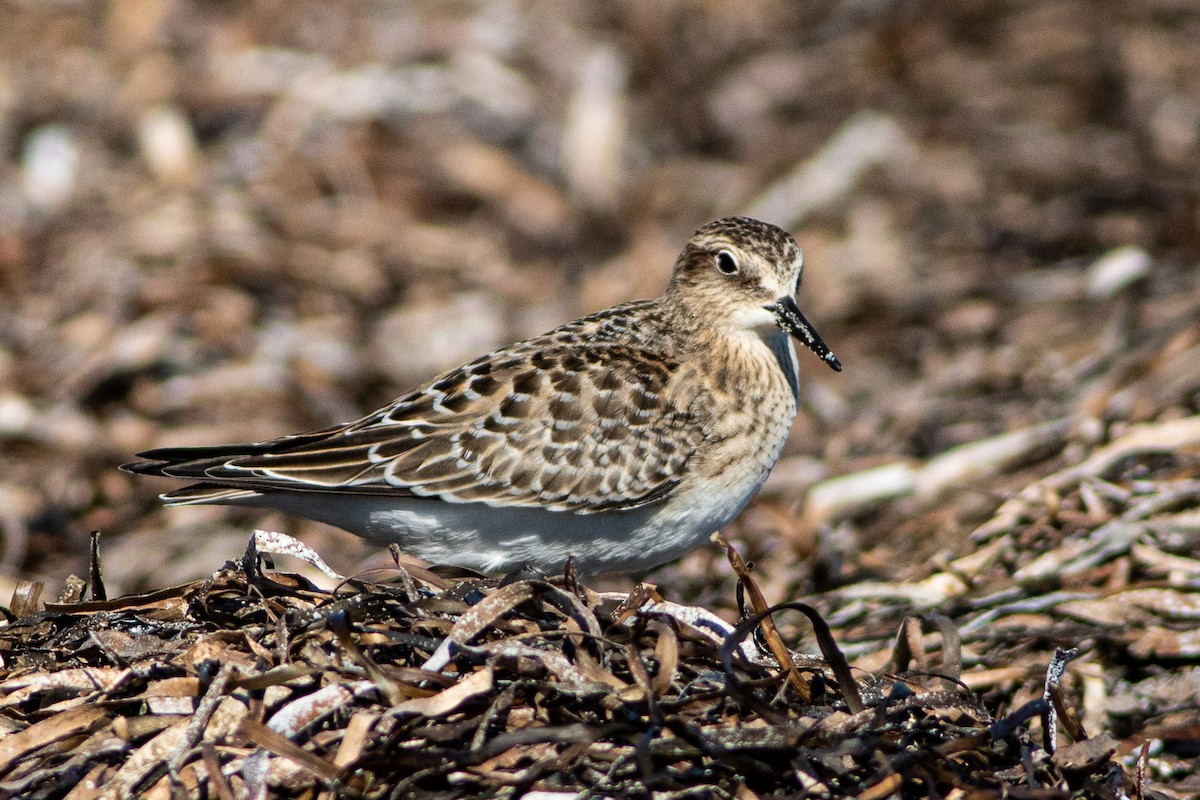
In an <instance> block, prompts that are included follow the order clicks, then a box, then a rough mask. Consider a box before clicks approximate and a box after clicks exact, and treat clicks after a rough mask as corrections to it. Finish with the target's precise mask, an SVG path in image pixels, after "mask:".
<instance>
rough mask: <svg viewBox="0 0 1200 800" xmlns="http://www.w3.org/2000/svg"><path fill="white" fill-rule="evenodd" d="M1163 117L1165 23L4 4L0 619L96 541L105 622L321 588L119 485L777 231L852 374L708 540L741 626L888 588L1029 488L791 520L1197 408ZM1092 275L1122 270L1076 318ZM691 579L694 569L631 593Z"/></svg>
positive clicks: (822, 398) (830, 9) (1185, 204)
mask: <svg viewBox="0 0 1200 800" xmlns="http://www.w3.org/2000/svg"><path fill="white" fill-rule="evenodd" d="M1198 98H1200V11H1197V10H1196V7H1195V6H1194V5H1193V4H1191V3H1186V2H1171V1H1170V0H1152V1H1151V2H1142V3H1117V2H1092V1H1091V0H1086V1H1081V2H1018V1H1017V0H1012V1H1010V2H993V0H986V1H984V0H968V2H871V1H870V0H867V1H866V2H842V3H835V4H807V3H790V2H746V3H738V4H728V5H727V4H722V3H704V2H691V3H687V2H664V3H644V2H636V1H630V2H618V3H613V4H595V3H589V2H556V3H517V2H510V3H494V4H484V3H437V2H414V3H395V4H392V3H384V2H338V3H332V2H324V1H322V2H304V1H303V0H300V1H298V2H282V1H275V2H258V3H231V2H216V1H215V0H213V1H211V2H204V1H202V0H119V1H118V2H111V3H97V2H78V3H67V2H63V3H13V2H10V3H6V4H4V5H3V6H0V298H2V305H0V524H2V526H3V533H4V538H3V554H2V560H0V576H2V577H0V598H7V597H8V595H9V592H10V588H11V584H12V581H13V580H14V579H15V578H17V577H29V576H41V577H45V578H47V579H48V580H49V584H50V587H51V590H52V591H53V590H54V588H55V587H56V586H57V585H58V583H59V582H60V581H61V579H62V578H63V577H64V576H65V575H66V574H68V573H70V572H76V573H81V572H82V570H84V569H85V565H86V561H85V557H84V553H85V550H86V541H87V536H88V532H89V531H91V530H100V531H102V533H103V537H104V538H103V540H102V541H103V550H104V553H105V569H106V573H107V577H108V580H109V589H110V593H113V592H116V591H122V590H133V589H137V588H147V587H157V586H163V585H166V584H168V583H174V582H178V581H180V580H183V579H186V578H190V577H194V576H199V575H205V574H208V573H209V572H211V571H212V570H213V569H215V568H216V567H218V566H220V564H221V563H223V562H224V561H225V560H226V559H228V558H233V557H235V556H236V555H237V554H238V553H239V552H240V549H241V547H242V545H243V543H244V541H245V538H246V536H247V535H248V533H249V531H250V530H251V529H252V528H254V527H267V528H273V529H276V530H285V531H288V532H293V533H300V534H302V535H303V537H304V538H305V539H306V541H308V542H310V543H311V544H313V545H315V546H316V547H317V548H318V549H319V550H321V552H322V553H323V554H324V555H325V556H326V557H327V558H328V559H329V560H330V561H331V562H332V563H334V565H335V566H336V567H338V568H340V569H342V570H344V571H349V570H352V569H354V568H355V565H357V564H359V563H360V562H361V560H362V559H364V558H368V557H370V556H371V551H369V550H368V549H367V548H365V547H364V546H362V545H360V544H359V543H358V542H357V541H356V540H354V539H353V538H352V537H349V536H343V535H342V534H340V533H338V532H333V531H331V530H329V529H326V528H322V527H320V526H317V525H315V524H308V523H303V522H298V521H295V520H288V519H283V518H280V517H271V516H264V515H262V514H257V513H255V514H251V513H248V512H236V511H227V510H219V509H218V510H214V509H198V510H197V509H189V510H177V511H171V512H163V511H162V510H161V509H160V508H159V505H158V503H157V501H156V500H155V498H154V495H155V493H156V492H157V491H160V490H163V489H165V488H167V487H166V486H165V485H159V484H158V483H157V482H154V481H150V480H145V479H135V478H133V477H131V476H128V475H125V474H122V473H119V472H117V470H116V466H117V465H118V464H120V463H121V462H123V461H125V460H127V459H128V458H129V456H130V455H131V454H132V453H133V452H135V451H137V450H141V449H146V448H148V447H152V446H158V445H167V444H203V443H217V442H226V441H234V440H239V439H245V440H252V439H260V438H267V437H272V436H275V435H279V434H283V433H288V432H293V431H297V430H301V429H305V428H313V427H318V426H323V425H325V424H328V423H331V422H335V421H340V420H345V419H348V418H351V417H354V416H356V415H358V414H359V413H361V412H364V411H367V410H370V409H371V408H374V407H376V406H378V405H380V404H382V403H384V402H386V401H388V400H389V399H391V398H392V397H394V396H395V395H396V394H398V393H399V392H400V391H402V390H404V389H407V388H411V387H412V386H414V385H415V384H417V383H418V382H419V381H422V380H424V379H426V378H428V377H430V376H431V375H432V374H434V373H436V372H437V371H439V370H441V369H443V368H446V367H450V366H454V365H456V364H457V363H459V362H460V361H462V360H465V359H467V358H469V357H472V356H474V355H477V354H479V353H481V352H483V351H486V350H488V349H490V348H492V347H494V346H499V345H502V344H504V343H506V342H509V341H511V340H513V339H515V338H519V337H522V336H525V335H530V334H534V333H537V332H540V331H542V330H545V329H548V328H550V327H553V326H555V325H557V324H559V323H561V322H564V321H566V320H569V319H571V318H573V317H574V316H577V315H578V314H581V313H584V312H587V311H591V310H595V309H598V308H601V307H604V306H606V305H610V304H612V303H615V302H618V301H622V300H625V299H630V298H635V297H643V296H649V295H654V294H656V293H657V292H658V291H660V289H661V287H662V286H663V284H664V282H665V280H666V278H667V276H668V274H669V270H670V266H671V263H672V260H673V258H674V256H675V254H676V252H677V251H678V249H679V247H680V246H681V245H682V244H683V242H684V241H685V240H686V238H687V236H688V235H689V234H690V233H691V231H692V230H694V229H695V228H696V227H697V226H698V225H700V224H702V223H704V222H707V221H708V220H710V219H712V218H715V217H718V216H722V215H726V214H730V213H741V212H753V213H757V214H760V215H761V216H763V217H764V218H766V219H768V220H769V221H772V222H776V223H779V224H781V225H784V226H787V227H789V229H791V230H792V231H793V232H794V233H795V234H796V236H797V238H798V239H799V241H800V243H801V245H802V247H803V248H804V249H805V251H806V255H807V264H808V272H807V274H806V279H805V284H804V288H803V290H802V293H801V306H802V308H804V310H805V312H806V314H807V315H808V316H809V318H810V319H812V320H813V321H814V322H815V323H816V324H817V325H818V328H819V329H820V330H821V332H822V334H823V335H824V337H825V338H826V340H827V341H828V342H829V343H830V344H831V345H832V347H833V348H834V350H835V352H836V353H837V354H838V355H839V356H840V357H841V359H842V361H843V362H844V363H845V364H846V371H845V372H844V373H842V374H840V375H837V374H834V373H832V372H831V371H829V370H827V369H825V368H824V367H823V366H822V365H820V364H819V363H818V362H817V361H816V360H815V359H813V358H810V357H807V356H805V357H803V358H802V362H803V363H802V370H803V372H804V379H805V383H804V399H805V408H804V410H803V411H802V412H801V414H800V416H799V418H798V420H797V423H796V426H795V429H794V433H793V436H792V439H791V441H790V443H789V446H788V449H787V453H786V456H787V458H786V460H785V462H784V463H783V464H782V465H781V468H780V469H779V470H778V476H777V478H776V479H775V480H774V481H773V483H772V484H771V486H770V487H769V489H770V491H768V492H766V493H764V499H763V500H762V501H760V502H758V503H757V504H756V506H755V507H754V508H752V510H751V512H749V513H748V514H746V515H744V516H743V519H742V520H741V521H740V523H739V524H738V525H737V526H736V530H735V531H734V534H735V535H736V536H737V537H739V539H740V540H741V541H743V542H744V543H746V546H747V547H749V549H750V552H751V555H753V556H754V557H756V559H757V560H758V562H759V566H760V568H761V569H762V570H763V571H764V575H765V576H767V578H769V581H768V587H769V588H770V590H771V592H772V593H773V594H774V595H775V596H776V597H778V596H779V595H780V594H781V593H783V592H785V591H794V590H797V589H799V590H812V589H820V588H822V587H824V586H827V585H830V584H831V583H840V582H845V581H848V580H852V579H854V577H855V576H856V575H860V574H871V575H875V576H878V577H885V578H901V577H907V578H912V577H914V576H918V577H919V575H920V574H921V573H922V570H924V569H927V564H928V561H929V559H930V558H931V557H933V556H935V555H936V554H939V553H948V554H952V555H962V554H963V553H965V552H968V551H969V550H970V549H971V546H970V544H969V542H968V540H967V534H969V532H970V531H971V529H972V528H973V527H974V526H975V525H976V524H978V523H979V522H980V521H982V520H983V519H986V518H987V516H988V515H989V514H990V513H991V512H992V510H993V509H994V508H995V507H996V505H997V503H998V502H999V500H1000V498H1001V496H1002V495H1003V493H1004V492H1006V491H1008V490H1010V489H1012V488H1016V487H1019V486H1022V485H1024V484H1025V483H1027V482H1028V476H1025V477H1022V476H1019V475H1009V476H1005V477H1003V478H1001V479H999V480H997V481H993V482H990V483H987V484H980V485H971V484H967V485H964V486H962V487H961V488H959V489H957V490H955V491H954V492H952V493H951V494H950V495H949V497H948V498H944V499H943V500H942V501H941V502H938V503H925V504H922V503H919V502H917V501H912V500H904V501H901V502H899V503H893V504H885V505H884V506H883V507H881V508H878V509H875V510H871V511H865V512H862V513H857V514H854V515H852V516H851V517H850V518H849V519H846V520H841V521H840V522H839V524H837V525H836V526H831V525H829V524H824V523H829V522H831V520H827V519H820V518H818V519H814V518H813V517H812V516H811V515H809V516H808V517H806V516H805V512H804V501H805V497H806V493H807V490H808V489H809V487H810V486H811V485H812V484H814V483H816V482H818V481H820V480H822V479H824V478H826V477H829V476H835V475H841V474H847V473H852V472H855V471H857V470H862V469H865V468H869V467H873V466H879V465H883V464H889V463H895V462H905V463H919V462H921V461H922V460H923V459H926V458H928V457H930V456H932V455H935V454H937V453H941V452H944V451H945V450H946V449H948V448H950V447H953V446H955V445H958V444H962V443H966V442H972V441H975V440H978V439H980V438H983V437H986V436H989V435H993V434H997V433H1001V432H1004V431H1008V430H1013V429H1017V428H1020V427H1024V426H1028V425H1032V424H1036V423H1039V422H1045V421H1050V420H1055V419H1061V418H1064V417H1069V416H1072V415H1078V414H1083V415H1086V416H1088V417H1092V418H1096V419H1098V420H1100V422H1101V425H1102V427H1104V428H1105V429H1106V430H1107V431H1108V432H1109V433H1114V432H1119V430H1120V429H1121V428H1122V427H1123V426H1125V425H1127V424H1128V423H1129V422H1136V421H1141V420H1162V419H1166V418H1170V417H1172V416H1181V415H1184V414H1192V413H1196V411H1197V410H1198V407H1200V402H1198V391H1200V363H1198V362H1200V351H1198V350H1197V349H1196V341H1197V336H1198V335H1200V334H1197V323H1196V321H1197V308H1198V307H1200V270H1198V269H1197V256H1198V244H1200V236H1198V233H1200V204H1198V202H1197V201H1198V195H1200V180H1198V175H1197V171H1196V164H1197V159H1198V158H1200V103H1198ZM1127 246H1132V247H1135V248H1138V249H1137V250H1133V251H1121V252H1120V253H1118V254H1117V256H1115V257H1119V258H1125V259H1126V262H1125V263H1127V264H1133V265H1135V267H1136V266H1138V265H1141V266H1143V267H1147V266H1148V271H1146V272H1145V273H1144V275H1143V277H1142V279H1141V280H1140V281H1139V282H1137V283H1136V285H1134V286H1133V287H1131V288H1122V287H1120V286H1118V287H1116V288H1112V287H1109V286H1107V285H1106V284H1105V282H1104V276H1105V275H1106V274H1110V273H1106V272H1105V271H1104V269H1103V268H1102V267H1103V265H1104V264H1105V263H1106V262H1104V261H1101V259H1102V258H1103V257H1105V256H1106V254H1107V255H1109V256H1112V251H1113V250H1114V249H1116V248H1123V247H1127ZM1098 261H1099V263H1100V265H1101V266H1100V267H1098V266H1097V262H1098ZM1108 263H1110V264H1111V261H1110V262H1108ZM1163 354H1166V355H1165V356H1164V355H1163ZM818 533H822V536H821V537H820V538H818V536H817V534H818ZM717 575H721V576H727V575H728V571H727V569H726V568H725V567H724V565H723V563H722V561H721V559H720V558H719V557H717V556H716V555H715V553H714V552H712V551H711V549H708V550H706V551H704V552H701V553H699V554H696V555H694V556H691V557H689V558H687V559H685V560H684V561H683V562H681V563H680V564H679V565H676V566H673V567H668V568H666V569H665V570H663V571H660V572H659V573H658V574H656V575H655V576H652V579H653V580H656V581H658V582H660V583H662V582H666V583H667V584H668V585H669V586H671V587H672V588H671V590H670V591H671V592H673V593H675V594H677V595H691V596H696V595H698V594H699V595H700V596H701V597H703V594H704V592H705V589H706V587H709V586H710V584H712V583H713V578H714V577H715V576H717ZM6 587H9V588H6ZM709 591H715V590H712V589H711V588H709ZM710 597H711V595H710ZM721 597H723V598H724V602H728V595H727V594H726V593H724V590H723V589H722V590H721ZM773 599H774V598H773Z"/></svg>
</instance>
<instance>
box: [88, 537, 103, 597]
mask: <svg viewBox="0 0 1200 800" xmlns="http://www.w3.org/2000/svg"><path fill="white" fill-rule="evenodd" d="M88 578H89V579H90V580H91V583H92V599H93V600H107V599H108V593H107V592H105V591H104V571H103V570H102V569H100V531H92V546H91V550H90V552H89V558H88Z"/></svg>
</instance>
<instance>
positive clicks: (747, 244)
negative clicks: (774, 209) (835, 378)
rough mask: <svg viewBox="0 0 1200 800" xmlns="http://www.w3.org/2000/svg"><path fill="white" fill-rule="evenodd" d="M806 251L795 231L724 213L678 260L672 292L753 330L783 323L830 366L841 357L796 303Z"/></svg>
mask: <svg viewBox="0 0 1200 800" xmlns="http://www.w3.org/2000/svg"><path fill="white" fill-rule="evenodd" d="M803 271H804V256H803V254H801V252H800V247H799V246H798V245H797V244H796V240H795V239H793V238H792V235H791V234H790V233H788V232H787V231H785V230H783V229H782V228H778V227H776V226H774V225H771V224H769V223H766V222H759V221H758V220H756V219H750V218H749V217H725V218H723V219H719V220H716V221H715V222H710V223H708V224H707V225H705V226H704V227H702V228H700V229H699V230H698V231H696V233H695V234H694V235H693V236H692V238H691V240H690V241H688V243H687V246H685V247H684V248H683V252H682V253H680V255H679V260H678V261H676V262H675V271H674V273H673V274H672V276H671V286H670V289H669V290H668V291H673V292H675V293H677V294H678V295H680V296H682V297H685V298H688V299H690V300H699V301H700V302H701V303H703V304H704V305H705V306H706V307H707V309H709V311H712V310H713V309H721V310H722V311H721V313H723V314H724V316H725V317H726V319H727V321H728V322H730V323H731V324H733V325H736V326H738V327H741V328H745V329H748V330H753V329H760V330H761V329H763V328H769V327H773V326H778V327H780V328H782V329H783V330H785V331H787V332H788V333H790V334H791V335H792V336H794V337H796V338H797V339H798V340H800V341H801V342H802V343H803V344H804V345H805V346H806V347H808V349H810V350H812V351H813V352H814V353H816V354H817V356H818V357H820V359H821V360H822V361H824V362H825V363H826V364H828V365H829V366H830V367H832V368H833V369H835V370H837V371H839V372H840V371H841V369H842V362H840V361H838V359H837V356H835V355H834V354H833V353H832V352H831V351H830V350H829V347H828V346H827V345H826V344H825V342H824V341H823V340H822V339H821V336H820V334H818V333H817V331H816V329H815V328H813V326H812V325H811V324H809V322H808V320H807V319H805V318H804V315H803V314H802V313H800V309H799V307H798V306H797V305H796V291H797V289H798V288H799V286H800V278H801V274H802V273H803Z"/></svg>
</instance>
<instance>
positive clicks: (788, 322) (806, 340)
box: [767, 297, 842, 372]
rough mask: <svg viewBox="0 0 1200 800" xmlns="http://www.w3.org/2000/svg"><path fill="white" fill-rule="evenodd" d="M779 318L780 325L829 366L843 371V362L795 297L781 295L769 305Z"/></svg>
mask: <svg viewBox="0 0 1200 800" xmlns="http://www.w3.org/2000/svg"><path fill="white" fill-rule="evenodd" d="M767 308H769V309H770V310H771V311H772V312H774V313H775V315H776V316H777V317H778V319H779V325H780V327H782V328H783V329H784V330H785V331H787V332H788V333H790V334H791V335H792V336H794V337H796V338H797V339H798V340H800V342H801V343H803V344H804V346H805V347H807V348H808V349H809V350H812V351H813V352H814V353H815V354H816V355H817V358H819V359H821V360H822V361H824V362H825V363H826V364H828V365H829V368H830V369H832V370H833V371H834V372H841V371H842V362H841V361H840V360H839V359H838V357H837V356H835V355H834V354H833V351H831V350H830V349H829V345H827V344H825V340H824V339H822V338H821V334H819V333H817V329H816V328H814V327H813V326H812V323H810V322H809V321H808V320H807V319H805V317H804V314H803V313H802V312H801V311H800V308H799V307H798V306H797V305H796V301H795V299H793V298H791V297H781V298H779V301H778V302H777V303H776V304H775V305H774V306H768V307H767Z"/></svg>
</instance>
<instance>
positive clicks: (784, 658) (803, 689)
mask: <svg viewBox="0 0 1200 800" xmlns="http://www.w3.org/2000/svg"><path fill="white" fill-rule="evenodd" d="M712 538H713V541H714V542H716V543H717V544H719V545H720V546H721V547H723V548H725V557H726V558H728V559H729V564H730V566H732V567H733V571H734V572H736V573H737V576H738V579H739V580H740V581H741V582H742V585H743V586H744V587H746V593H747V594H749V595H750V606H751V608H752V609H753V610H754V613H755V614H761V613H762V612H763V611H765V610H766V609H767V608H768V606H767V600H766V598H765V597H763V594H762V591H761V590H760V589H759V588H758V584H757V583H755V582H754V579H753V578H751V577H750V569H749V568H748V567H747V566H746V562H745V561H743V560H742V556H741V554H740V553H738V551H737V550H734V549H733V545H731V544H730V543H729V542H727V541H726V540H725V537H724V536H722V535H721V534H719V533H714V534H713V535H712ZM761 627H762V632H763V639H764V640H765V641H766V643H767V647H768V648H770V650H771V655H773V656H775V660H776V661H778V662H779V666H780V667H781V668H783V669H784V670H785V671H786V672H787V677H788V683H790V684H791V686H792V688H793V689H795V690H796V694H798V695H799V696H800V702H802V703H811V702H812V689H811V688H810V687H809V685H808V684H807V683H806V682H805V681H804V679H803V678H801V677H800V672H799V671H798V670H797V669H796V663H795V662H794V661H792V654H791V653H790V652H789V651H788V649H787V645H785V644H784V643H783V637H782V636H780V635H779V630H778V629H777V628H776V627H775V623H774V621H772V619H771V617H770V615H767V616H765V617H763V618H762V623H761Z"/></svg>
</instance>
